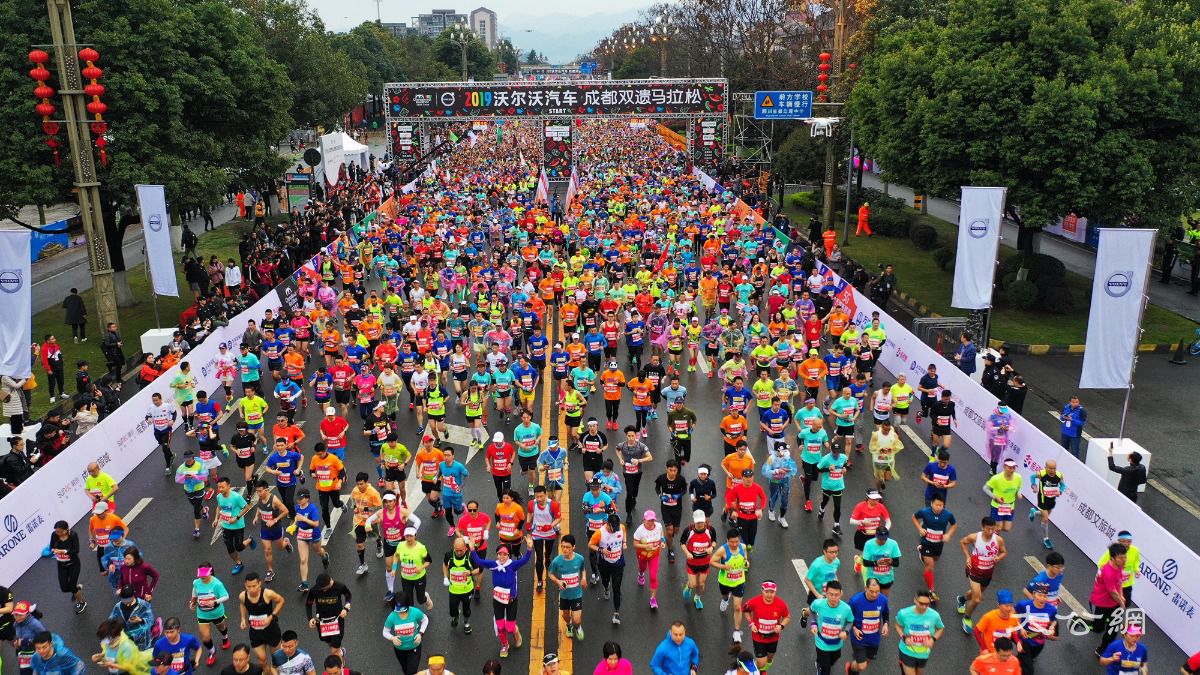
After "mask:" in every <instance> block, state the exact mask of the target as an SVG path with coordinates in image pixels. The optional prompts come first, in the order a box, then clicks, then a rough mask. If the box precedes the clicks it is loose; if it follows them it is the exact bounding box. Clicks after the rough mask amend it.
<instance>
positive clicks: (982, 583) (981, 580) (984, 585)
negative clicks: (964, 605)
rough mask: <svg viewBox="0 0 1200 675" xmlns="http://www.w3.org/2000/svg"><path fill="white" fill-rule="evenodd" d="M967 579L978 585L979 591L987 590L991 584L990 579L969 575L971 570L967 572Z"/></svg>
mask: <svg viewBox="0 0 1200 675" xmlns="http://www.w3.org/2000/svg"><path fill="white" fill-rule="evenodd" d="M967 579H968V580H970V581H974V582H975V583H977V584H979V588H981V589H984V588H987V587H988V586H989V585H991V583H992V578H991V577H977V576H975V575H974V574H971V570H967Z"/></svg>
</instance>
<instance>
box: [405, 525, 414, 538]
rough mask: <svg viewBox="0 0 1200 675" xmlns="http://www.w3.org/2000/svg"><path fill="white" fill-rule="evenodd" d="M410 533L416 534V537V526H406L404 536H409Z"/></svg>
mask: <svg viewBox="0 0 1200 675" xmlns="http://www.w3.org/2000/svg"><path fill="white" fill-rule="evenodd" d="M409 535H412V536H414V537H415V536H417V528H415V527H406V528H404V536H406V537H407V536H409Z"/></svg>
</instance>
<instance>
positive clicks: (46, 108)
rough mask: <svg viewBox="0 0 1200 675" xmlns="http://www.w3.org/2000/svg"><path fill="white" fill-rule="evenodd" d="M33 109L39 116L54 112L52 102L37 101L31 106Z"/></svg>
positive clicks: (46, 115) (47, 115)
mask: <svg viewBox="0 0 1200 675" xmlns="http://www.w3.org/2000/svg"><path fill="white" fill-rule="evenodd" d="M33 110H34V112H36V113H37V114H38V115H40V116H41V117H49V116H51V115H53V114H54V104H53V103H39V104H37V105H35V106H33Z"/></svg>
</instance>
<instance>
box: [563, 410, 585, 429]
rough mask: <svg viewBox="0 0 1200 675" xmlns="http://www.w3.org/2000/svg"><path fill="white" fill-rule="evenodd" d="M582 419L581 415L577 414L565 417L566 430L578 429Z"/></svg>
mask: <svg viewBox="0 0 1200 675" xmlns="http://www.w3.org/2000/svg"><path fill="white" fill-rule="evenodd" d="M582 419H583V413H579V414H578V415H567V416H566V422H567V428H568V429H578V428H579V422H580V421H581V420H582Z"/></svg>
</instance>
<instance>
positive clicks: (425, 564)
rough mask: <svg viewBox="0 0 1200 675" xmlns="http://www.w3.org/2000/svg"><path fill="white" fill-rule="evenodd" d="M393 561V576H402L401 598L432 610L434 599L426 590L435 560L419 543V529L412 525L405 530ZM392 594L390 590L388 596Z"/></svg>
mask: <svg viewBox="0 0 1200 675" xmlns="http://www.w3.org/2000/svg"><path fill="white" fill-rule="evenodd" d="M392 560H393V562H392V576H393V577H395V575H396V573H399V574H400V588H401V591H400V595H401V597H402V598H408V599H409V602H412V603H416V604H418V605H420V606H422V607H424V608H425V611H429V610H432V609H433V597H432V596H431V595H429V592H428V591H427V590H426V588H427V585H428V584H427V581H428V574H427V570H428V569H429V566H430V565H431V564H432V563H433V558H431V557H430V556H429V549H427V548H425V544H422V543H421V542H419V541H417V528H415V527H413V526H411V525H408V526H406V527H405V528H404V541H402V542H401V543H400V545H399V546H397V547H396V552H395V554H394V555H393V556H392ZM391 593H392V591H391V589H389V590H388V594H389V595H391ZM384 602H391V599H388V598H385V599H384Z"/></svg>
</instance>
